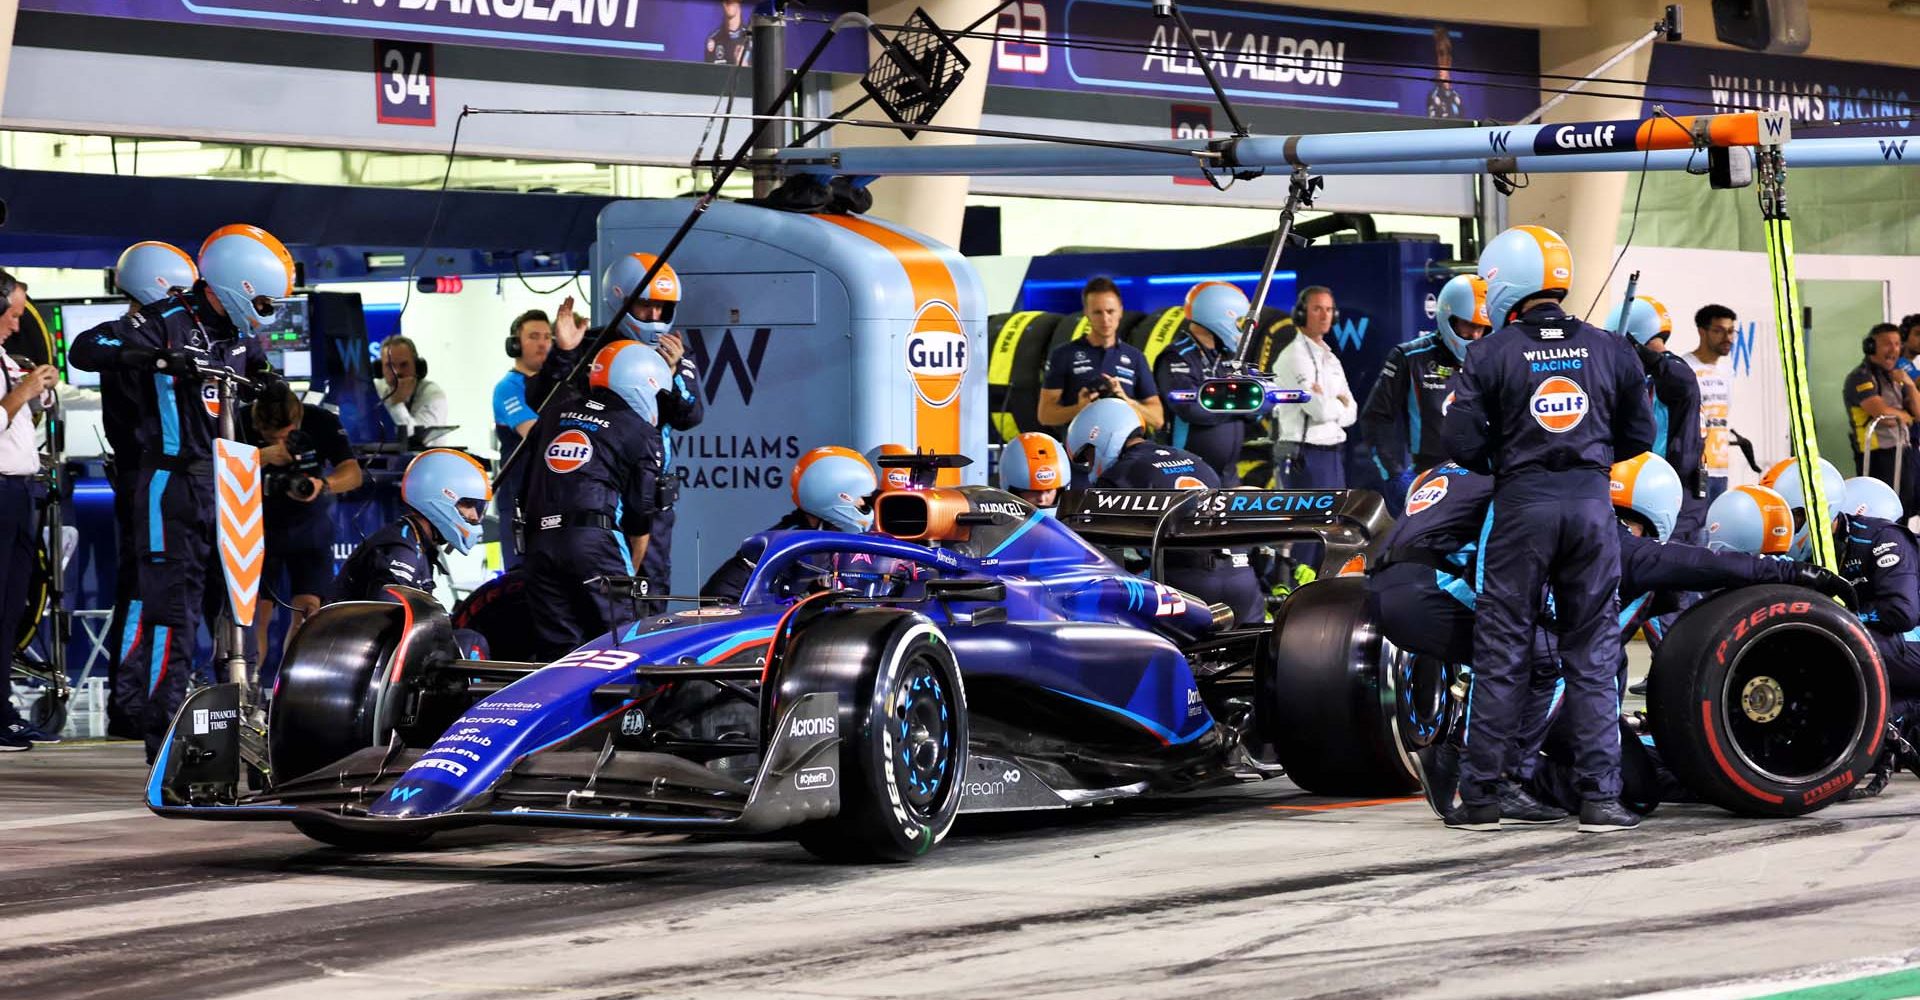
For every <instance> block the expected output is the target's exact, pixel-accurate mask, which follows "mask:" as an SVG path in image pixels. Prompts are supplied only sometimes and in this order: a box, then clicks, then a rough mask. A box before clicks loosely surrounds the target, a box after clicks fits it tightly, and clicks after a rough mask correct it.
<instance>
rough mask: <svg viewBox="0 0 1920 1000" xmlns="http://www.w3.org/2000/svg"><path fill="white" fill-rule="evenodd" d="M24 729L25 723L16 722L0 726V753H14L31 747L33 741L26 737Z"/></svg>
mask: <svg viewBox="0 0 1920 1000" xmlns="http://www.w3.org/2000/svg"><path fill="white" fill-rule="evenodd" d="M26 729H27V727H26V726H25V725H22V724H21V723H18V722H16V723H14V724H12V725H9V726H0V753H16V752H18V751H21V750H31V749H33V741H32V740H30V739H27V737H26Z"/></svg>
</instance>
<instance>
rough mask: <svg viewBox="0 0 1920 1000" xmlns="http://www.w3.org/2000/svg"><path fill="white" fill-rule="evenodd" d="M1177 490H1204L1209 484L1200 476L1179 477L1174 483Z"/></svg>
mask: <svg viewBox="0 0 1920 1000" xmlns="http://www.w3.org/2000/svg"><path fill="white" fill-rule="evenodd" d="M1173 488H1174V489H1176V490H1204V489H1206V488H1207V484H1206V482H1205V481H1204V480H1202V479H1201V478H1200V477H1198V476H1179V477H1176V478H1175V479H1174V481H1173Z"/></svg>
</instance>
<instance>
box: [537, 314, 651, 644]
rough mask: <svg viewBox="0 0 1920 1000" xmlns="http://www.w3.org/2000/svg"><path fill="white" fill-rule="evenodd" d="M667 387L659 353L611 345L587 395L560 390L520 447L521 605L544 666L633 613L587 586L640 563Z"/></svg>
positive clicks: (628, 573) (597, 359)
mask: <svg viewBox="0 0 1920 1000" xmlns="http://www.w3.org/2000/svg"><path fill="white" fill-rule="evenodd" d="M672 381H673V374H672V372H671V370H670V369H669V368H668V367H667V362H666V359H665V358H663V357H661V355H660V352H659V351H657V350H655V349H654V348H653V347H651V346H649V345H647V344H643V343H641V342H639V341H637V340H616V341H614V342H613V343H611V344H608V345H607V346H605V347H603V348H601V349H600V352H599V353H598V354H596V355H594V359H593V365H592V375H591V378H590V379H589V388H588V390H587V392H586V393H585V394H584V395H580V394H574V393H572V392H571V391H570V390H562V396H561V397H560V398H559V399H556V400H554V401H553V402H552V403H550V404H549V405H548V406H547V408H546V409H545V410H544V411H543V412H542V413H541V414H540V420H539V421H538V422H537V423H535V424H534V427H533V431H532V433H531V434H530V435H529V436H528V438H527V446H528V448H529V449H530V453H529V456H528V457H529V458H530V459H531V461H530V462H529V463H528V465H527V479H526V492H524V493H522V494H521V496H520V509H521V512H522V517H523V519H524V520H525V523H526V532H527V535H526V541H527V546H526V550H525V555H526V563H525V565H526V570H527V600H528V602H529V603H530V604H532V606H533V607H536V608H540V609H541V611H542V614H541V615H539V616H538V617H536V618H535V619H534V621H533V634H534V640H535V642H536V644H537V645H538V647H539V649H540V651H541V653H542V654H543V655H545V656H547V657H549V658H551V657H558V656H561V655H563V654H565V653H567V652H569V651H571V650H572V649H574V648H575V647H577V646H579V645H580V644H581V643H582V642H585V641H587V640H588V639H591V638H593V637H594V636H597V635H600V634H602V633H604V632H607V631H609V630H610V629H612V628H613V626H614V622H615V621H616V620H619V619H624V618H631V617H637V614H638V613H639V612H638V611H637V610H636V607H635V605H634V604H632V603H629V602H628V601H627V600H624V599H621V600H616V599H615V597H614V596H613V595H611V594H609V593H607V592H606V591H604V590H603V589H601V588H600V587H599V586H598V585H595V584H591V583H589V582H588V581H590V580H594V579H596V578H600V577H633V576H635V575H636V574H635V573H634V567H635V566H636V565H638V564H639V562H640V561H641V560H642V559H643V558H645V556H646V550H647V547H648V545H649V538H648V536H647V532H648V530H649V528H650V527H651V526H652V525H653V523H654V519H653V514H654V511H655V508H656V506H657V505H658V504H659V503H660V479H661V478H662V477H663V476H665V474H666V473H665V470H664V469H663V468H662V455H661V452H660V433H659V431H658V430H657V429H656V425H655V423H654V422H655V421H656V420H658V419H659V416H660V414H659V410H658V402H659V398H660V393H661V391H662V390H664V389H665V388H666V387H667V386H669V385H671V384H672ZM651 592H652V591H651V589H649V591H648V593H651Z"/></svg>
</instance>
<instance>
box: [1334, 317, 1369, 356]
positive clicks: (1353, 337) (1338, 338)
mask: <svg viewBox="0 0 1920 1000" xmlns="http://www.w3.org/2000/svg"><path fill="white" fill-rule="evenodd" d="M1369 322H1370V320H1368V319H1367V317H1365V316H1362V317H1360V319H1359V320H1358V321H1357V322H1356V321H1354V320H1350V319H1343V320H1341V321H1340V322H1339V323H1338V324H1336V325H1335V326H1334V328H1333V331H1332V332H1333V342H1334V343H1336V344H1339V345H1340V349H1341V350H1343V351H1357V350H1359V349H1360V345H1361V344H1362V343H1364V342H1365V341H1366V339H1367V324H1368V323H1369Z"/></svg>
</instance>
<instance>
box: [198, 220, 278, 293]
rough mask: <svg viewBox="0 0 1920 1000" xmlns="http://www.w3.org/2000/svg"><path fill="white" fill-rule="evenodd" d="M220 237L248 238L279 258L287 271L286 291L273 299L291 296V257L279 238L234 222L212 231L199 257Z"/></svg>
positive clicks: (256, 227)
mask: <svg viewBox="0 0 1920 1000" xmlns="http://www.w3.org/2000/svg"><path fill="white" fill-rule="evenodd" d="M222 236H248V237H251V238H253V239H254V240H256V241H258V242H259V243H260V245H262V246H264V247H266V248H267V249H269V250H271V251H273V255H274V256H275V257H278V258H280V266H281V267H284V268H286V270H287V287H286V290H285V291H283V292H281V293H280V294H278V295H275V296H273V298H276V299H278V298H285V297H286V296H288V295H292V294H293V276H294V270H293V255H292V254H290V253H288V252H287V247H286V244H284V243H281V242H280V239H279V237H277V236H275V235H273V234H272V233H270V232H267V231H266V230H264V229H261V228H260V227H259V226H254V225H249V224H247V223H245V222H235V223H231V224H229V225H225V226H221V227H220V228H219V229H216V230H214V231H213V233H212V235H209V236H208V237H207V238H206V240H205V241H203V242H202V243H201V244H200V253H201V255H202V256H205V255H206V252H207V248H208V247H210V246H212V245H213V241H214V240H217V239H219V238H220V237H222Z"/></svg>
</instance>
